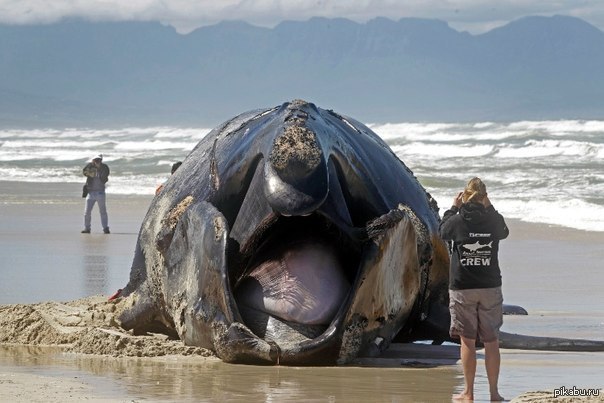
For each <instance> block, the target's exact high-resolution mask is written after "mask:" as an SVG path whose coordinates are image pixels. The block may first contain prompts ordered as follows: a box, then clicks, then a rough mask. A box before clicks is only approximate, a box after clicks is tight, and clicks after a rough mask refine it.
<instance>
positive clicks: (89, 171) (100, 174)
mask: <svg viewBox="0 0 604 403" xmlns="http://www.w3.org/2000/svg"><path fill="white" fill-rule="evenodd" d="M83 172H84V176H86V189H87V191H88V195H87V197H86V209H85V211H84V229H83V230H82V233H83V234H90V222H91V213H92V208H93V207H94V204H95V203H98V204H99V212H100V213H101V224H102V226H103V232H104V233H105V234H109V233H110V231H109V218H108V216H107V206H106V204H105V184H106V183H107V181H108V180H109V167H108V166H107V164H103V154H99V155H97V156H96V157H94V158H93V159H92V161H91V162H89V163H88V164H87V165H86V166H85V167H84V170H83Z"/></svg>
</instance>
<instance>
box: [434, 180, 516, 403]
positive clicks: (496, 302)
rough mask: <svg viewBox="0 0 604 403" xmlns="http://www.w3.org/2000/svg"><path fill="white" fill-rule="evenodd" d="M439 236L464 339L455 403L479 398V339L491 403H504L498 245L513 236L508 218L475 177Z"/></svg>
mask: <svg viewBox="0 0 604 403" xmlns="http://www.w3.org/2000/svg"><path fill="white" fill-rule="evenodd" d="M439 232H440V236H441V237H442V239H444V240H447V241H451V243H450V245H451V264H450V268H449V311H450V313H451V328H450V334H451V337H453V338H460V339H461V363H462V367H463V372H464V381H465V382H464V383H465V385H464V390H463V392H462V393H461V394H459V395H455V396H453V398H454V399H455V400H473V399H474V378H475V375H476V339H477V338H479V339H480V340H481V341H482V343H483V344H484V348H485V367H486V372H487V378H488V381H489V392H490V394H491V401H502V400H503V397H501V395H500V394H499V390H498V385H497V384H498V380H499V368H500V362H501V358H500V354H499V328H500V327H501V325H502V324H503V295H502V292H501V270H500V268H499V258H498V253H499V241H500V240H501V239H504V238H506V237H507V236H508V235H509V230H508V227H507V225H506V224H505V221H504V219H503V216H501V214H499V213H498V212H497V211H496V210H495V208H494V207H493V205H492V204H491V201H490V200H489V198H488V196H487V188H486V185H485V184H484V183H483V182H482V181H481V180H480V179H479V178H472V179H471V180H470V181H469V182H468V184H467V186H466V188H465V189H464V191H463V192H461V193H459V194H458V195H457V196H456V197H455V198H454V199H453V206H452V207H451V208H450V209H449V210H447V211H446V212H445V214H444V215H443V219H442V221H441V224H440V229H439Z"/></svg>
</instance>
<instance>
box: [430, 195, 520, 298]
mask: <svg viewBox="0 0 604 403" xmlns="http://www.w3.org/2000/svg"><path fill="white" fill-rule="evenodd" d="M458 212H459V214H457V213H458ZM439 232H440V236H441V237H442V239H444V240H445V241H452V242H451V265H450V268H449V289H451V290H466V289H470V288H493V287H499V286H501V270H500V269H499V258H498V254H499V240H500V239H505V238H506V237H507V236H508V234H509V230H508V227H507V225H506V224H505V221H504V219H503V216H502V215H501V214H499V213H498V212H497V211H496V210H495V208H494V207H493V206H489V207H486V208H485V207H484V206H483V205H482V204H480V203H472V202H470V203H464V204H462V205H461V209H458V208H457V207H455V206H453V207H451V208H450V209H449V210H447V211H445V214H444V215H443V219H442V221H441V223H440V229H439Z"/></svg>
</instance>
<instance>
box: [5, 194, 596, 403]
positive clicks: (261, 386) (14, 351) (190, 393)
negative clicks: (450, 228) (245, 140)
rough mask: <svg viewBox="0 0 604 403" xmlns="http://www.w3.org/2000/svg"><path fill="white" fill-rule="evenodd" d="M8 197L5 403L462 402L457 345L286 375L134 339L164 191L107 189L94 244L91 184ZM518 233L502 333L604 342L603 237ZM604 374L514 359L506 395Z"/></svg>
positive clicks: (589, 367)
mask: <svg viewBox="0 0 604 403" xmlns="http://www.w3.org/2000/svg"><path fill="white" fill-rule="evenodd" d="M0 190H1V191H0V248H1V252H2V256H3V259H2V260H1V261H0V266H1V267H0V401H16V402H19V401H28V402H37V401H40V402H42V401H74V402H75V401H82V400H89V401H98V402H102V401H107V402H122V401H123V402H126V401H128V402H130V401H218V400H220V401H288V400H289V401H299V400H304V401H360V400H367V401H426V402H430V401H450V396H451V395H452V394H453V393H457V392H459V390H460V388H461V386H462V383H463V381H462V371H461V366H460V364H459V358H458V348H457V346H452V345H451V346H440V347H438V348H435V347H432V346H423V345H419V346H418V345H416V346H411V347H410V346H404V345H395V346H392V348H391V349H390V350H389V351H388V352H387V353H386V354H384V356H383V357H380V358H377V359H360V360H359V361H358V362H357V363H355V364H354V365H352V366H347V367H338V368H333V367H329V368H288V367H256V366H244V365H230V364H224V363H222V362H221V361H219V360H217V359H216V358H214V357H213V356H212V354H211V353H210V352H208V351H206V350H203V349H197V348H190V347H185V346H184V345H182V344H181V343H180V342H176V341H170V340H167V339H166V338H165V337H164V336H162V335H150V336H145V337H139V336H137V337H134V336H132V335H131V334H128V333H127V332H124V331H122V330H120V329H119V326H118V325H117V323H116V322H115V317H116V315H117V314H118V313H119V310H120V309H122V307H123V304H127V303H128V301H127V300H119V301H116V302H108V301H107V297H108V296H109V295H111V294H113V293H114V292H115V291H116V290H117V289H118V288H121V287H123V286H124V285H125V284H126V283H127V281H128V276H129V272H130V263H131V261H132V256H133V252H134V247H135V244H136V238H137V233H138V230H139V227H140V223H141V222H142V220H143V218H144V216H145V214H146V211H147V207H148V205H149V203H150V202H151V200H152V197H153V196H152V195H149V196H119V195H111V194H110V193H109V194H108V202H107V204H108V210H109V220H110V222H109V225H110V228H111V232H112V233H111V234H110V235H105V234H103V233H102V231H101V228H100V223H99V216H98V210H97V209H96V208H95V210H94V211H93V221H92V223H93V227H92V234H89V235H87V234H81V233H80V230H81V229H82V225H83V208H84V201H83V199H82V198H81V197H79V196H80V192H81V185H79V184H52V183H46V184H39V183H20V182H0ZM494 204H495V207H496V206H497V205H496V200H495V201H494ZM442 207H446V206H441V208H442ZM508 225H509V226H510V229H511V235H510V237H509V239H507V240H505V241H503V242H502V244H501V255H500V260H501V263H502V271H503V278H504V285H503V290H504V297H505V302H506V303H509V304H515V305H521V306H523V307H525V308H526V309H527V310H528V311H529V316H526V317H511V316H509V317H506V318H505V323H504V328H503V330H505V331H508V332H514V333H524V334H530V335H542V336H558V337H581V338H590V339H599V340H604V294H603V293H602V292H601V289H602V286H601V285H602V284H603V283H604V271H602V270H601V267H602V262H603V261H604V250H603V249H604V248H602V245H603V244H604V232H585V231H578V230H571V229H566V228H562V227H552V226H547V225H541V224H529V223H524V222H520V221H510V220H508ZM483 361H484V357H483V356H482V351H481V352H480V356H479V368H478V373H477V379H476V381H477V384H476V397H477V401H485V400H486V399H487V397H488V394H487V390H488V388H487V386H486V374H485V372H484V367H483ZM603 368H604V353H558V352H556V353H552V352H536V351H520V350H503V351H502V368H501V377H500V390H501V393H502V394H503V395H504V396H505V397H507V398H508V399H512V398H517V399H515V401H527V402H528V401H548V400H551V399H552V398H553V396H554V391H555V390H560V389H561V388H566V389H565V390H567V391H568V390H572V388H581V389H585V390H587V389H593V390H600V389H602V388H603V387H604V383H603V381H602V380H603V379H604V369H603ZM528 392H530V393H529V394H527V393H528ZM537 392H538V393H537ZM521 395H522V398H519V397H520V396H521ZM598 399H599V400H598ZM555 401H560V402H563V401H564V402H567V401H585V399H579V398H577V397H573V398H571V397H565V398H559V399H557V400H555ZM590 401H604V394H603V393H602V392H600V396H599V397H598V398H596V399H590Z"/></svg>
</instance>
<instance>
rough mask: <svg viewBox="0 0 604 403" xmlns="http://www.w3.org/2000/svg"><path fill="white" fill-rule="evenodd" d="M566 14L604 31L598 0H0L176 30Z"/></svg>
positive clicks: (45, 17)
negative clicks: (226, 23)
mask: <svg viewBox="0 0 604 403" xmlns="http://www.w3.org/2000/svg"><path fill="white" fill-rule="evenodd" d="M556 14H560V15H568V16H574V17H578V18H581V19H583V20H585V21H587V22H589V23H591V24H592V25H594V26H596V27H597V28H599V29H600V30H603V31H604V1H603V0H306V1H301V0H0V23H5V24H40V23H53V22H57V21H60V20H61V19H64V18H74V17H75V18H83V19H87V20H93V21H133V20H135V21H159V22H161V23H163V24H166V25H171V26H173V27H174V28H176V30H177V31H178V32H181V33H187V32H190V31H192V30H193V29H195V28H198V27H201V26H205V25H213V24H216V23H218V22H220V21H223V20H242V21H246V22H249V23H251V24H253V25H258V26H265V27H273V26H275V25H277V24H278V23H279V22H281V21H284V20H301V21H304V20H308V19H309V18H311V17H327V18H337V17H342V18H347V19H350V20H353V21H356V22H361V23H363V22H366V21H368V20H370V19H372V18H375V17H387V18H390V19H393V20H398V19H400V18H404V17H417V18H433V19H439V20H443V21H446V22H447V23H449V26H451V27H452V28H454V29H456V30H458V31H468V32H470V33H472V34H480V33H483V32H486V31H488V30H490V29H493V28H496V27H498V26H502V25H505V24H507V23H508V22H510V21H513V20H516V19H518V18H521V17H525V16H529V15H539V16H552V15H556Z"/></svg>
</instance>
